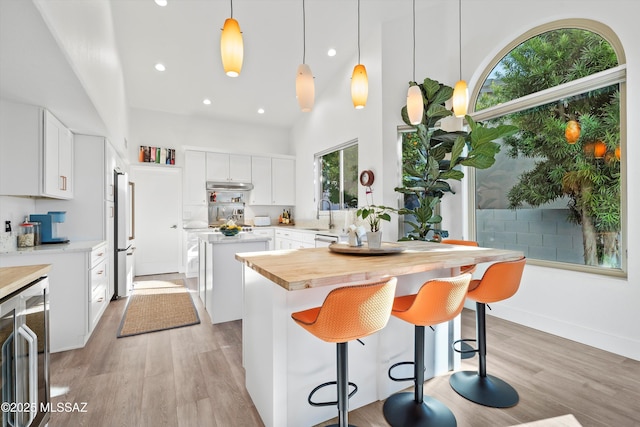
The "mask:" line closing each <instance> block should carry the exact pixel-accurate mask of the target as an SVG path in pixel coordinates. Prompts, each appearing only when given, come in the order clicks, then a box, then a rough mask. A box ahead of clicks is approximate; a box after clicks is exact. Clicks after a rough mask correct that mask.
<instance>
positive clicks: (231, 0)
mask: <svg viewBox="0 0 640 427" xmlns="http://www.w3.org/2000/svg"><path fill="white" fill-rule="evenodd" d="M230 3H231V18H233V0H230Z"/></svg>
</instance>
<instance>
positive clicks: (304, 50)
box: [302, 0, 307, 64]
mask: <svg viewBox="0 0 640 427" xmlns="http://www.w3.org/2000/svg"><path fill="white" fill-rule="evenodd" d="M306 57H307V18H306V14H305V10H304V0H302V63H303V64H304V63H305V62H304V61H305V59H306Z"/></svg>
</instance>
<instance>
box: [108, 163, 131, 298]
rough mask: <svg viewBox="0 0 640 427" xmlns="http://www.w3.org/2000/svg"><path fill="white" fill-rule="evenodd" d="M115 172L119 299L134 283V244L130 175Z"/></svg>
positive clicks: (115, 270)
mask: <svg viewBox="0 0 640 427" xmlns="http://www.w3.org/2000/svg"><path fill="white" fill-rule="evenodd" d="M113 173H114V179H113V182H114V186H115V191H114V201H113V205H114V210H115V215H114V223H113V234H114V239H113V242H114V245H113V252H114V253H113V270H112V271H113V278H114V290H113V291H114V293H113V297H112V299H114V300H115V299H118V298H121V297H126V296H128V295H129V290H130V288H131V285H132V283H131V282H132V274H130V272H131V269H132V265H131V264H132V260H131V256H132V255H133V250H134V248H133V245H132V244H131V240H130V237H133V236H132V234H131V223H130V221H129V219H130V207H131V206H130V194H129V188H130V186H129V177H128V175H127V173H126V172H122V171H121V170H119V169H115V170H114V171H113Z"/></svg>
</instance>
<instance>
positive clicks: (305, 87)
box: [296, 0, 316, 113]
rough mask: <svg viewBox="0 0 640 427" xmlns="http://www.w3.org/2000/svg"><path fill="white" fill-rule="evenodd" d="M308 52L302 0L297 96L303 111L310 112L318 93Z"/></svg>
mask: <svg viewBox="0 0 640 427" xmlns="http://www.w3.org/2000/svg"><path fill="white" fill-rule="evenodd" d="M306 53H307V29H306V15H305V9H304V0H302V64H300V65H298V71H297V73H296V98H298V105H300V109H301V110H302V112H303V113H308V112H309V111H311V110H312V109H313V102H314V98H315V94H316V89H315V84H314V82H313V74H312V73H311V68H310V67H309V66H308V65H307V64H306V63H305V57H306Z"/></svg>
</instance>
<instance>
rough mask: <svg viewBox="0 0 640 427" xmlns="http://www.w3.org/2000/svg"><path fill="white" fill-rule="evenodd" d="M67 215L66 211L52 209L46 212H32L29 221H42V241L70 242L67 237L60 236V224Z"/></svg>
mask: <svg viewBox="0 0 640 427" xmlns="http://www.w3.org/2000/svg"><path fill="white" fill-rule="evenodd" d="M66 215H67V213H66V212H64V211H50V212H48V213H46V214H32V215H30V216H29V221H31V222H39V223H40V235H41V241H42V243H69V239H67V238H66V237H60V236H58V224H60V223H62V222H64V220H65V217H66Z"/></svg>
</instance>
